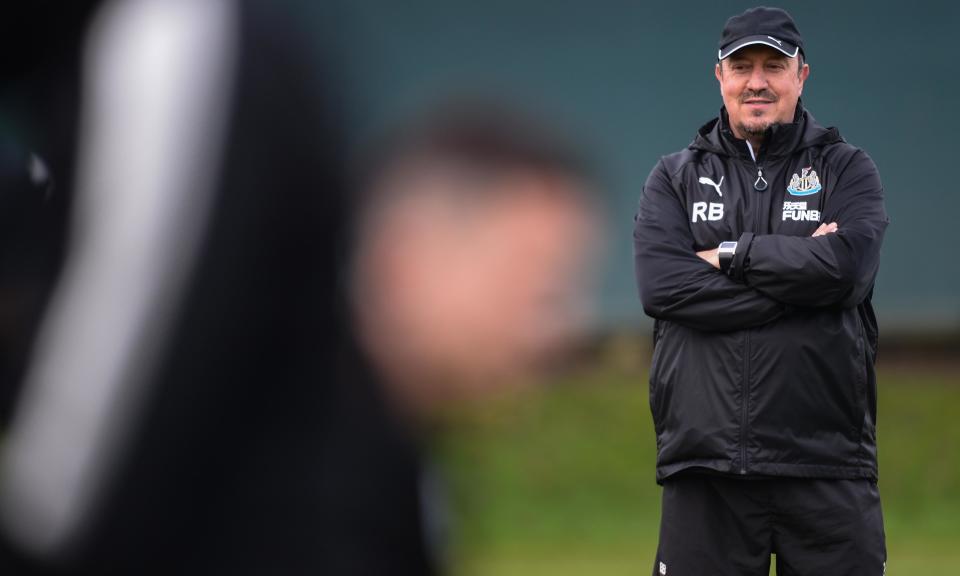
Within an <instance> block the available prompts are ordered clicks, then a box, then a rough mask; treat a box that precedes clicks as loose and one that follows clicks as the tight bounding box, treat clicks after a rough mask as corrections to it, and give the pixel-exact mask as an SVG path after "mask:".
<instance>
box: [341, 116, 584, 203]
mask: <svg viewBox="0 0 960 576" xmlns="http://www.w3.org/2000/svg"><path fill="white" fill-rule="evenodd" d="M421 163H423V164H426V163H431V164H432V163H451V164H454V165H459V166H463V167H464V168H466V169H468V170H475V171H477V172H485V173H491V174H499V173H506V172H512V171H530V172H537V173H543V174H549V175H553V176H561V177H565V178H568V179H570V180H574V181H586V180H588V179H589V172H590V171H589V170H588V168H587V164H586V161H585V160H584V158H583V156H582V155H581V154H580V153H579V151H578V150H577V149H576V148H575V147H574V146H573V145H572V143H571V142H570V140H568V139H567V138H565V137H563V136H561V135H560V134H559V133H558V132H557V131H555V130H554V129H552V128H551V127H549V126H547V125H546V124H545V123H543V122H540V121H538V120H537V119H535V118H534V117H533V116H532V115H530V114H527V113H524V112H521V111H520V110H518V109H517V108H514V107H511V106H508V105H506V104H504V103H500V102H487V101H456V102H451V103H448V104H446V105H443V106H441V107H439V108H437V109H435V110H434V111H433V112H431V113H429V114H427V115H425V116H424V117H422V118H420V119H418V120H415V121H414V122H413V123H411V124H409V125H407V126H406V127H404V128H401V129H399V130H397V131H395V132H394V133H393V134H392V135H391V136H390V137H388V138H386V139H384V141H383V142H382V143H381V145H380V146H378V147H376V148H375V149H373V151H372V154H370V155H368V156H367V157H366V158H365V159H364V160H363V164H362V165H360V166H356V167H355V172H359V173H358V174H356V175H355V176H358V177H359V178H355V179H354V182H355V183H358V184H359V187H360V188H361V190H360V193H361V194H367V193H370V192H371V190H370V188H371V187H373V186H375V185H376V184H377V183H378V181H379V180H380V179H381V178H383V177H384V176H386V175H389V174H390V173H392V172H393V171H395V170H397V169H399V168H400V167H405V166H411V165H415V164H421Z"/></svg>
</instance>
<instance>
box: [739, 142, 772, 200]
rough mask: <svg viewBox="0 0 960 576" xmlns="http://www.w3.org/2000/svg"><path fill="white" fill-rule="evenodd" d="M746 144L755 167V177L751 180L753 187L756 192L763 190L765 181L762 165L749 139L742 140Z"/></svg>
mask: <svg viewBox="0 0 960 576" xmlns="http://www.w3.org/2000/svg"><path fill="white" fill-rule="evenodd" d="M744 142H746V144H747V150H749V151H750V157H751V158H753V163H754V165H755V166H756V167H757V179H756V180H754V181H753V189H754V190H756V191H757V192H763V191H764V190H766V189H767V181H766V179H764V177H763V165H762V164H760V162H759V161H757V155H756V154H755V153H754V152H753V146H752V145H751V144H750V141H749V140H744Z"/></svg>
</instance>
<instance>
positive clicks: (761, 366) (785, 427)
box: [748, 309, 867, 466]
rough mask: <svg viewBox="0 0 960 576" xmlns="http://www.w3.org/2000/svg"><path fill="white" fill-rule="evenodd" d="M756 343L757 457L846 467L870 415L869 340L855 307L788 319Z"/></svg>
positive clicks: (752, 421) (752, 423) (753, 409)
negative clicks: (868, 384)
mask: <svg viewBox="0 0 960 576" xmlns="http://www.w3.org/2000/svg"><path fill="white" fill-rule="evenodd" d="M752 341H753V342H755V343H756V346H755V348H754V349H753V351H752V358H751V389H750V398H749V428H750V434H749V445H748V451H749V452H750V453H751V456H752V459H753V460H754V461H757V462H767V463H770V462H778V463H790V464H801V465H821V466H848V465H849V463H850V461H851V459H853V458H855V457H856V455H857V454H858V450H859V444H860V436H861V433H862V430H863V423H864V417H865V414H866V386H867V384H866V362H865V359H866V356H865V342H864V338H863V331H862V327H861V326H860V321H859V318H858V317H857V312H856V310H849V309H847V310H842V311H840V310H818V311H810V312H809V313H805V314H798V315H793V316H789V317H787V318H784V319H783V320H782V321H780V322H777V323H774V324H772V325H770V326H768V327H766V328H765V329H764V330H763V331H762V334H759V337H758V338H754V339H752Z"/></svg>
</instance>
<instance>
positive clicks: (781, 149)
mask: <svg viewBox="0 0 960 576" xmlns="http://www.w3.org/2000/svg"><path fill="white" fill-rule="evenodd" d="M842 140H843V138H841V136H840V132H839V131H838V130H837V129H836V128H833V127H831V128H824V127H823V126H821V125H819V124H817V121H816V119H814V117H813V115H812V114H810V112H809V111H808V110H807V109H806V108H804V107H803V103H802V102H798V103H797V110H796V112H795V113H794V116H793V122H791V123H789V124H774V125H773V126H771V127H770V128H767V133H766V136H765V137H764V144H763V148H762V150H761V151H760V154H761V155H762V156H763V157H765V158H777V157H782V156H788V155H790V154H792V153H794V152H796V151H797V150H802V149H803V148H808V147H810V146H815V145H824V144H830V143H833V142H840V141H842ZM689 148H691V149H693V150H705V151H707V152H713V153H715V154H722V155H724V156H735V157H736V156H740V157H744V158H750V151H749V150H748V149H747V145H746V142H745V141H744V140H739V139H737V137H736V136H734V135H733V131H732V130H730V119H729V117H728V116H727V110H726V108H725V107H721V108H720V115H719V116H717V117H716V118H714V119H713V120H711V121H709V122H707V123H706V124H704V125H703V126H702V127H700V130H698V131H697V136H696V138H694V140H693V142H691V143H690V146H689Z"/></svg>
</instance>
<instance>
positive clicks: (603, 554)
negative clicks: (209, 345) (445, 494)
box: [435, 361, 960, 576]
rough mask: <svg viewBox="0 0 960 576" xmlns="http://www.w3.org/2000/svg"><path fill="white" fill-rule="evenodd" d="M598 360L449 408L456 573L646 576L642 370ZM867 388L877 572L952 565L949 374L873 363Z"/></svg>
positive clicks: (647, 472)
mask: <svg viewBox="0 0 960 576" xmlns="http://www.w3.org/2000/svg"><path fill="white" fill-rule="evenodd" d="M599 364H601V365H602V367H596V368H591V369H583V370H580V371H578V372H577V373H576V374H571V375H567V376H565V377H563V378H559V379H557V381H556V382H552V383H551V384H550V385H549V386H547V387H545V388H541V389H538V390H532V391H528V392H524V393H523V394H519V395H517V396H514V397H511V398H509V399H503V400H500V401H497V402H495V403H491V404H489V405H486V406H484V407H483V408H482V409H473V410H471V411H469V412H466V413H465V414H458V416H459V418H458V422H459V423H458V424H457V425H456V426H455V427H453V428H452V429H451V430H449V432H447V433H445V434H444V435H442V436H441V437H440V438H439V439H438V441H437V443H436V446H435V448H436V449H435V453H436V456H437V459H438V461H439V463H440V467H441V469H442V470H443V471H444V473H445V475H446V477H447V482H448V489H449V491H450V500H451V507H452V514H453V516H454V524H455V526H454V528H455V532H454V538H453V547H452V559H451V560H452V562H451V564H452V566H453V567H454V570H453V573H454V574H455V575H462V576H473V575H490V576H514V575H516V576H521V575H523V576H535V575H540V574H543V575H547V574H549V575H552V576H567V575H575V574H576V575H589V576H604V575H609V576H616V575H621V574H622V575H626V574H631V575H634V574H649V573H650V568H651V566H652V561H653V555H654V552H655V549H656V538H657V528H658V522H659V497H660V490H659V487H658V486H657V485H656V483H655V482H654V461H655V446H654V437H653V425H652V423H651V419H650V410H649V408H648V404H647V386H646V370H645V368H644V367H632V368H627V367H624V366H622V365H621V366H620V367H619V368H618V367H617V366H618V364H622V363H617V362H607V361H603V362H600V363H599ZM879 388H880V405H879V430H878V435H879V442H880V490H881V494H882V497H883V499H884V514H885V525H886V533H887V547H888V562H887V574H889V575H895V574H902V575H910V576H912V575H915V574H924V575H927V576H936V575H944V576H946V575H951V576H953V575H957V574H960V418H958V413H960V373H958V372H950V371H945V370H940V371H939V372H938V373H936V372H932V371H929V372H927V373H924V371H922V370H921V371H916V370H909V371H908V370H905V369H902V368H901V369H897V370H896V371H894V370H881V372H880V374H879Z"/></svg>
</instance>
